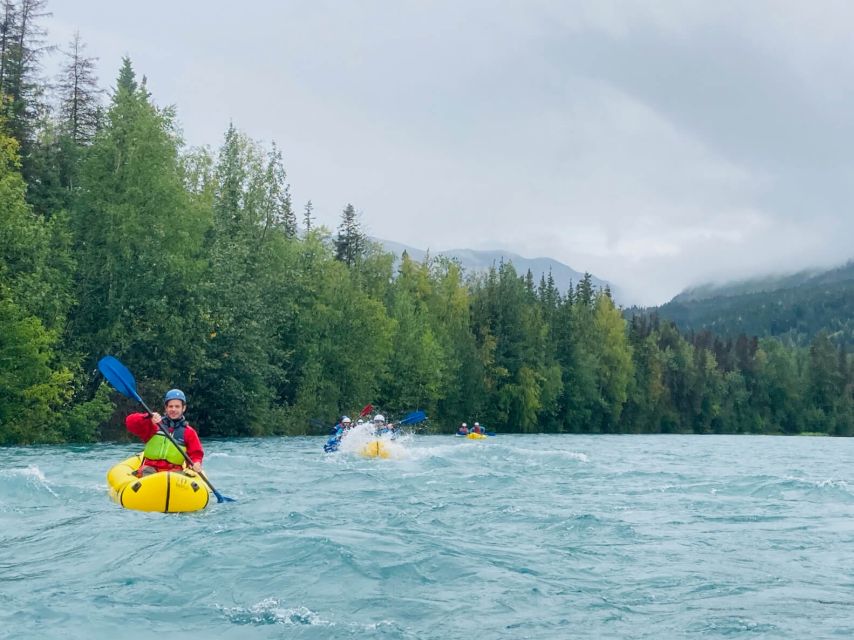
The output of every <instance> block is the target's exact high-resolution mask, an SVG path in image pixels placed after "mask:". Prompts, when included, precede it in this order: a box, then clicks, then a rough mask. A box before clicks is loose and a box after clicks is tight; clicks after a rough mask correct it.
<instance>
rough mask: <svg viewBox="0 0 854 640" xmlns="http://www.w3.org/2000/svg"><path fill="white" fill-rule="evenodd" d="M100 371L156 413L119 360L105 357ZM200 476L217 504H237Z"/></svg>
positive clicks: (168, 434)
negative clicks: (137, 389) (143, 398)
mask: <svg viewBox="0 0 854 640" xmlns="http://www.w3.org/2000/svg"><path fill="white" fill-rule="evenodd" d="M98 370H99V371H100V372H101V373H102V374H104V377H105V378H106V379H107V382H109V383H110V385H111V386H112V387H113V389H115V390H116V391H118V392H119V393H120V394H122V395H123V396H125V397H126V398H131V399H132V400H136V401H137V402H138V403H139V404H141V405H142V407H143V409H145V410H146V411H148V413H149V414H152V413H154V412H153V411H152V410H151V409H149V408H148V405H146V404H145V402H143V400H142V398H140V397H139V394H138V393H137V391H136V380H134V378H133V374H132V373H131V372H130V371H128V369H127V367H126V366H125V365H123V364H122V363H121V362H119V361H118V359H117V358H114V357H113V356H104V357H103V358H101V359H100V360H99V361H98ZM160 433H162V434H163V435H164V436H166V437H167V438H168V439H169V442H171V443H172V444H174V445H175V448H176V449H178V451H180V452H181V453H182V454H183V455H184V459H185V460H186V461H187V464H188V465H190V466H191V467H192V466H193V461H192V460H190V456H188V455H187V452H186V451H184V450H183V449H182V448H181V447H180V446H178V443H177V442H175V439H174V438H173V437H172V436H171V435H170V433H169V432H168V431H167V430H166V429H164V428H163V427H160ZM196 473H197V474H199V477H200V478H201V479H202V480H204V481H205V483H206V484H207V485H208V486H209V487H210V488H211V491H213V494H214V495H215V496H216V501H217V502H235V499H234V498H229V497H228V496H224V495H222V494H221V493H220V492H219V491H217V490H216V489H214V486H213V485H212V484H211V481H210V480H208V479H207V476H205V474H204V473H202V472H201V471H196Z"/></svg>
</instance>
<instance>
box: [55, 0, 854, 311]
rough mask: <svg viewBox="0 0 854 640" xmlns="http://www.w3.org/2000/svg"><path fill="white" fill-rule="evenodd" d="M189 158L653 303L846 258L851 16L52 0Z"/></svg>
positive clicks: (65, 31)
mask: <svg viewBox="0 0 854 640" xmlns="http://www.w3.org/2000/svg"><path fill="white" fill-rule="evenodd" d="M49 8H50V10H52V11H53V17H52V18H50V19H49V20H47V21H46V23H45V26H47V28H48V30H49V34H48V38H49V40H50V41H51V42H53V43H56V44H60V45H64V44H65V43H67V42H68V41H69V40H70V39H71V37H72V34H73V33H74V31H75V30H79V31H80V34H81V38H82V39H83V41H84V42H85V43H86V44H87V53H88V54H89V55H92V56H97V57H98V58H99V61H98V72H99V77H100V79H101V82H102V84H103V85H104V86H110V87H112V86H114V83H115V77H116V75H117V73H118V69H119V66H120V63H121V57H122V56H124V55H128V56H130V58H131V60H132V62H133V64H134V67H135V69H136V71H137V73H138V74H139V75H145V76H147V78H148V86H149V88H150V90H151V92H152V94H153V99H154V101H155V102H156V103H157V104H159V105H168V104H174V105H175V106H176V107H177V111H178V119H179V121H180V123H181V126H182V128H183V131H184V135H185V138H186V140H187V142H188V143H189V144H192V145H209V146H211V147H212V148H214V149H216V148H218V147H219V146H220V144H221V142H222V139H223V134H224V132H225V130H226V128H227V127H228V124H229V122H230V121H233V122H234V124H235V126H237V127H238V128H239V129H241V130H242V131H244V132H245V133H247V134H248V135H249V136H251V137H253V138H255V139H257V140H259V141H262V142H264V143H269V142H271V141H275V142H276V143H277V144H278V145H279V146H280V147H281V149H282V150H283V152H284V156H285V167H286V169H287V171H288V180H289V182H290V184H291V188H292V193H293V196H294V202H295V204H296V206H297V209H298V211H301V209H302V207H303V205H304V204H305V202H306V201H307V200H309V199H311V200H312V202H313V203H314V205H315V212H316V214H317V217H318V221H319V222H320V223H321V224H325V225H327V226H329V227H330V228H332V229H334V228H335V227H336V226H337V224H338V220H339V215H340V212H341V210H342V209H343V208H344V206H345V205H346V204H347V203H348V202H349V203H352V204H353V205H354V206H355V207H356V209H357V211H359V212H361V215H362V222H363V224H364V226H365V228H366V230H367V231H368V233H370V234H371V235H374V236H378V237H381V238H386V239H390V240H395V241H398V242H402V243H405V244H409V245H412V246H415V247H418V248H422V249H427V248H429V249H431V251H434V252H435V251H439V250H443V249H452V248H463V247H465V248H473V249H505V250H509V251H513V252H515V253H519V254H521V255H524V256H526V257H530V258H533V257H538V256H547V257H551V258H555V259H557V260H560V261H561V262H564V263H566V264H568V265H569V266H571V267H572V268H574V269H576V270H579V271H590V272H591V273H593V274H595V275H596V276H598V277H600V278H604V279H607V280H610V281H611V282H613V283H615V285H616V286H618V287H619V288H620V289H622V290H623V291H624V292H626V293H628V294H629V296H630V301H631V302H640V303H644V304H658V303H662V302H665V301H666V300H668V299H669V298H671V297H672V296H673V295H675V294H676V293H678V292H679V291H680V290H682V289H683V288H684V287H686V286H689V285H691V284H697V283H701V282H706V281H720V280H724V279H729V278H740V277H743V276H746V275H753V274H763V273H767V272H777V271H781V270H783V271H794V270H798V269H800V268H804V267H809V266H830V265H836V264H840V263H843V262H845V261H846V260H847V259H849V258H852V257H854V249H852V246H854V243H852V241H854V215H852V213H851V210H850V209H851V203H852V192H854V150H853V149H854V115H852V114H854V102H852V96H854V68H852V67H854V38H852V37H851V25H852V24H854V3H851V2H847V1H839V2H831V1H825V2H821V1H819V2H816V1H813V2H803V1H800V0H798V1H786V0H776V1H770V0H769V1H767V2H766V1H761V0H750V1H746V0H745V1H742V2H721V1H717V2H708V0H702V1H697V2H692V1H690V0H674V1H672V2H669V1H665V0H660V1H657V2H655V1H652V0H649V1H646V2H629V1H624V2H608V1H606V0H590V1H584V2H570V1H567V0H519V1H503V0H491V1H480V0H449V1H427V0H422V1H418V2H416V1H409V2H408V1H406V0H374V1H370V0H361V1H358V2H355V1H354V2H344V1H332V0H330V1H323V0H306V1H302V0H298V1H293V0H269V1H261V0H256V1H253V2H244V3H239V2H234V1H233V0H232V1H229V2H224V1H218V0H217V1H214V0H204V1H202V0H178V1H176V0H170V1H168V2H166V1H163V0H146V1H145V2H134V3H129V2H115V0H74V2H71V1H69V0H54V1H53V2H51V3H50V7H49Z"/></svg>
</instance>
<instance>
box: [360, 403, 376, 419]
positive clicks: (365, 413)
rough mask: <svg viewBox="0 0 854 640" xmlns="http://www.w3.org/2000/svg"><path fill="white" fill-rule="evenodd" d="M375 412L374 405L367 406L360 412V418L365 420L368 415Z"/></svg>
mask: <svg viewBox="0 0 854 640" xmlns="http://www.w3.org/2000/svg"><path fill="white" fill-rule="evenodd" d="M373 410H374V405H372V404H368V405H365V408H364V409H362V410H361V411H360V412H359V417H360V418H364V417H365V416H366V415H368V414H369V413H370V412H371V411H373Z"/></svg>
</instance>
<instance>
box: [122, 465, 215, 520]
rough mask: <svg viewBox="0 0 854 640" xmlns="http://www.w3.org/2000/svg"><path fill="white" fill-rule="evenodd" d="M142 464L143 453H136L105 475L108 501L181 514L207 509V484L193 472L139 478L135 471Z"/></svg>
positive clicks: (161, 473) (185, 471)
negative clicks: (108, 494)
mask: <svg viewBox="0 0 854 640" xmlns="http://www.w3.org/2000/svg"><path fill="white" fill-rule="evenodd" d="M141 464H142V454H141V453H138V454H137V455H135V456H131V457H130V458H128V459H127V460H124V461H122V462H120V463H118V464H117V465H115V466H114V467H112V468H111V469H110V470H109V471H108V472H107V484H108V485H109V487H110V488H109V492H110V498H112V499H113V500H114V501H115V502H117V503H119V504H120V505H122V506H123V507H125V508H126V509H134V510H136V511H159V512H161V513H184V512H187V511H200V510H201V509H204V508H205V507H206V506H208V503H209V502H210V492H209V491H208V488H207V485H206V484H205V483H204V482H203V481H202V479H201V478H200V477H199V476H198V474H196V473H195V472H194V471H193V470H192V469H184V470H183V471H161V472H160V473H152V474H150V475H147V476H143V477H142V478H139V477H137V475H136V470H137V469H139V466H140V465H141Z"/></svg>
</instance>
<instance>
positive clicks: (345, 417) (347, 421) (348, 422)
mask: <svg viewBox="0 0 854 640" xmlns="http://www.w3.org/2000/svg"><path fill="white" fill-rule="evenodd" d="M351 422H352V420H350V417H349V416H344V417H343V418H341V424H350V423H351Z"/></svg>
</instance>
